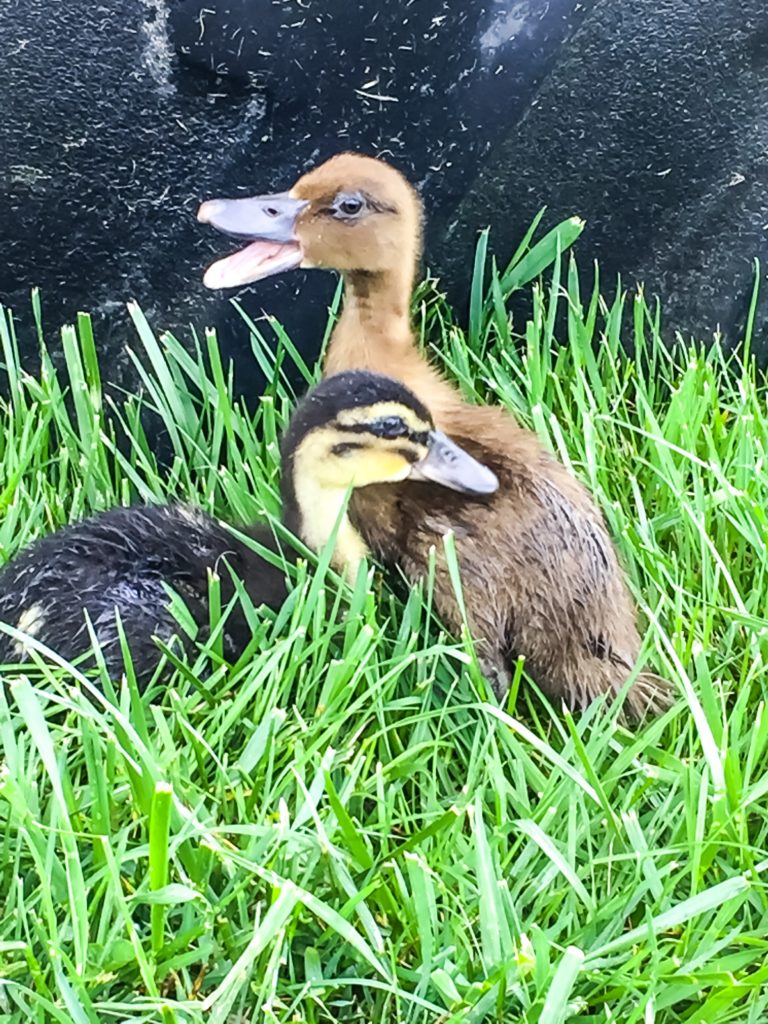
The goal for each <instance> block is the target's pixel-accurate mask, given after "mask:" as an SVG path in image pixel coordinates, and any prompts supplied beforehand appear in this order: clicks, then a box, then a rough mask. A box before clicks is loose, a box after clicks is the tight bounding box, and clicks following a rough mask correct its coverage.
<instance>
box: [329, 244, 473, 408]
mask: <svg viewBox="0 0 768 1024" xmlns="http://www.w3.org/2000/svg"><path fill="white" fill-rule="evenodd" d="M406 264H407V261H406ZM414 275H415V271H414V269H413V268H410V269H409V268H408V267H407V265H406V267H405V268H404V269H403V271H402V272H401V273H397V272H394V271H384V272H380V273H375V274H371V273H366V272H364V271H356V272H351V273H348V274H346V275H345V277H344V285H345V287H344V307H343V310H342V313H341V316H340V317H339V322H338V323H337V325H336V327H335V329H334V331H333V334H332V335H331V341H330V344H329V346H328V354H327V355H326V359H325V375H326V376H330V375H331V374H332V373H341V372H342V371H343V370H371V371H372V372H374V373H382V374H385V375H386V376H388V377H394V378H396V379H398V380H401V381H402V382H403V383H404V384H406V385H407V386H408V387H409V388H410V389H411V390H412V391H413V392H414V394H416V395H417V397H418V398H420V399H421V401H422V402H424V404H425V405H426V406H427V407H428V408H429V409H430V411H431V412H432V415H433V417H434V419H435V423H436V424H437V425H438V426H445V425H447V424H449V423H450V415H451V413H452V412H453V411H454V410H455V408H456V406H457V403H460V401H461V400H460V397H459V395H458V393H457V391H456V390H455V388H454V387H453V386H452V385H451V384H449V383H448V382H447V381H446V380H444V379H443V377H442V376H441V375H440V373H438V371H437V370H435V369H434V367H432V366H430V364H429V362H428V361H427V359H426V357H425V356H424V355H423V353H422V352H420V351H419V348H418V346H417V344H416V339H415V338H414V335H413V328H412V326H411V315H410V314H411V296H412V292H413V281H414Z"/></svg>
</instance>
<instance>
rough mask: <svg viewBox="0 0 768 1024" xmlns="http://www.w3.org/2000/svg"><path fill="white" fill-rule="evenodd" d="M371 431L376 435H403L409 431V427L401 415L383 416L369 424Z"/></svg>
mask: <svg viewBox="0 0 768 1024" xmlns="http://www.w3.org/2000/svg"><path fill="white" fill-rule="evenodd" d="M371 433H373V434H375V435H376V436H377V437H404V436H405V435H406V434H408V433H409V429H408V424H407V423H406V422H405V420H404V419H402V417H400V416H384V417H382V418H381V419H380V420H376V422H375V423H372V424H371Z"/></svg>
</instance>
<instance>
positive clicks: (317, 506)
mask: <svg viewBox="0 0 768 1024" xmlns="http://www.w3.org/2000/svg"><path fill="white" fill-rule="evenodd" d="M281 450H282V478H281V490H282V504H283V521H284V523H285V525H286V527H287V528H288V529H289V530H290V531H292V532H293V533H294V534H296V535H297V536H298V537H300V538H301V540H302V541H303V542H304V543H305V544H306V545H307V546H308V547H310V548H312V549H314V550H316V551H318V550H320V549H321V548H323V547H324V546H325V544H326V543H327V542H328V541H329V540H330V538H331V537H332V536H333V531H334V529H336V527H337V525H338V531H337V533H336V540H335V547H334V553H333V557H332V563H333V565H334V566H335V567H336V568H337V569H338V570H339V571H340V572H343V573H346V574H347V575H351V576H354V575H355V574H356V572H357V568H358V565H359V563H360V561H361V559H362V558H363V557H365V556H366V554H367V553H368V547H367V544H366V542H365V539H364V532H361V531H360V530H359V528H357V527H355V526H354V525H353V524H352V522H351V520H350V518H349V516H348V515H347V514H346V512H344V505H345V501H346V498H347V494H348V492H349V490H350V489H351V488H352V489H355V488H357V489H364V488H365V487H366V486H368V485H371V484H384V483H388V482H389V483H394V482H399V481H406V480H407V481H409V482H410V481H427V482H422V483H419V484H415V483H411V486H419V488H420V489H421V490H422V491H423V493H424V494H425V496H426V495H428V494H429V493H432V492H434V491H439V490H440V489H441V486H440V485H442V486H446V487H448V488H455V489H456V490H458V491H461V492H464V493H465V494H470V495H475V494H477V495H482V494H487V493H489V492H491V491H492V490H494V489H495V488H496V486H497V481H496V479H495V477H494V476H493V474H492V473H491V472H489V471H488V470H487V469H485V467H483V466H482V465H480V464H478V463H477V462H476V461H475V460H474V459H473V458H471V457H470V456H469V455H467V454H466V453H465V452H464V451H462V450H461V449H460V448H459V447H458V446H457V445H455V444H453V443H452V442H451V441H450V440H449V439H448V438H447V437H446V436H445V435H443V434H441V433H440V432H439V431H436V430H435V429H434V425H433V422H432V419H431V416H430V414H429V412H428V411H427V409H426V408H425V406H424V405H423V404H422V403H421V402H420V401H419V400H418V399H417V398H416V397H415V396H414V395H413V394H412V393H411V392H410V391H409V390H408V389H407V388H406V387H404V386H403V385H402V384H401V383H399V382H397V381H394V380H391V379H388V378H386V377H383V376H380V375H378V374H372V373H368V372H364V371H351V372H346V373H341V374H337V375H335V376H332V377H329V378H327V379H326V380H324V381H323V382H322V383H321V384H319V385H318V386H317V387H316V388H314V390H313V391H311V392H310V393H309V394H308V395H307V396H306V397H305V398H304V400H303V401H302V402H301V403H300V404H299V406H298V408H297V409H296V412H295V413H294V415H293V417H292V419H291V422H290V425H289V427H288V429H287V431H286V434H285V437H284V439H283V443H282V446H281ZM243 532H244V533H245V534H247V535H250V536H251V537H252V538H253V539H255V540H257V541H258V542H259V543H260V544H261V545H263V546H265V547H266V548H269V549H271V550H273V551H276V550H277V549H278V544H277V542H276V540H275V537H274V535H273V533H272V532H271V530H270V529H269V528H268V527H265V526H257V527H254V528H248V529H247V530H245V531H243ZM225 569H226V570H229V571H225ZM211 571H215V572H218V573H219V575H220V580H221V583H220V586H221V602H222V607H225V606H226V604H227V603H228V602H229V601H230V600H231V599H232V598H233V596H234V595H235V593H236V591H235V585H234V583H233V579H232V574H234V576H236V577H237V578H239V579H240V580H242V582H243V584H244V586H245V589H246V591H247V592H248V595H249V597H250V599H251V600H252V601H253V603H254V604H255V605H259V604H265V605H268V606H270V607H271V608H278V607H279V606H280V604H281V603H282V602H283V600H284V598H285V596H286V592H287V591H286V580H285V576H284V573H283V571H282V570H281V569H278V568H277V567H275V566H274V565H273V564H272V563H271V562H269V561H267V560H266V559H265V558H263V557H262V556H260V555H259V554H258V553H257V552H256V551H254V550H253V549H252V548H251V547H249V546H248V544H247V543H245V542H244V541H242V540H240V539H238V538H237V537H236V536H235V535H234V534H233V532H232V531H231V530H230V529H229V528H228V527H227V526H226V524H224V523H222V522H220V521H219V520H217V519H215V518H213V517H212V516H210V515H208V514H207V513H205V512H203V511H202V510H200V509H198V508H194V507H190V506H186V505H179V504H174V505H166V506H147V507H129V508H114V509H111V510H109V511H107V512H103V513H101V514H99V515H96V516H93V517H91V518H89V519H86V520H84V521H83V522H80V523H77V524H75V525H72V526H68V527H65V528H64V529H62V530H59V531H57V532H56V533H53V534H51V535H50V536H48V537H44V538H42V539H41V540H39V541H37V542H36V543H34V544H32V545H31V546H30V547H29V548H27V549H26V550H24V551H22V552H21V553H20V554H19V555H18V556H17V557H16V558H15V559H13V560H12V561H11V562H10V563H9V564H7V565H6V566H5V567H4V568H3V569H2V570H0V621H2V622H4V623H7V624H9V625H11V626H13V627H15V628H16V629H18V630H20V631H21V632H22V633H25V634H26V635H27V636H30V637H33V638H34V639H35V640H36V641H38V642H39V643H42V644H44V645H45V646H46V647H48V648H50V649H51V650H53V651H55V652H56V653H57V654H58V655H60V656H61V657H63V658H64V659H66V660H67V661H70V662H71V661H74V660H76V659H78V658H79V657H80V656H82V655H83V654H84V653H86V652H87V651H89V650H90V646H91V644H90V637H89V632H88V628H87V623H86V618H85V615H84V613H86V612H87V615H88V618H89V619H90V621H91V624H92V627H93V630H94V632H95V636H96V639H97V642H98V645H99V647H100V649H101V652H102V654H103V656H104V659H105V661H106V665H107V668H108V670H109V673H110V675H111V677H112V678H119V676H120V675H121V674H122V672H123V671H124V662H123V655H122V647H121V642H120V635H119V631H118V626H117V621H116V616H115V612H116V611H117V612H118V613H119V617H120V621H121V624H122V629H123V631H124V633H125V636H126V639H127V642H128V647H129V649H130V652H131V661H132V664H133V668H134V671H135V672H136V676H137V679H138V681H139V683H140V685H145V684H146V683H147V682H148V680H149V679H150V678H151V676H152V674H153V672H154V671H155V669H156V667H157V664H158V661H159V657H160V652H159V649H158V646H157V644H156V643H155V640H154V639H153V638H154V637H157V638H159V639H161V640H162V641H163V642H165V643H166V644H167V643H169V642H170V640H171V638H172V637H173V636H174V635H178V633H179V625H178V622H177V621H176V619H175V618H174V616H173V615H172V613H171V611H170V608H169V603H170V601H169V595H168V593H167V591H166V586H168V587H171V588H172V589H173V590H174V591H175V592H177V593H178V594H179V596H180V597H181V598H182V599H183V600H184V602H185V604H186V606H187V609H188V610H189V612H190V614H191V615H192V618H193V619H194V621H195V624H196V625H197V627H198V629H199V630H201V631H202V633H203V635H205V631H206V628H207V626H208V624H209V606H208V579H209V572H211ZM250 639H251V633H250V630H249V628H248V623H247V622H246V619H245V616H244V614H243V613H242V611H241V610H240V608H239V606H238V604H236V605H235V606H234V608H233V610H232V614H230V616H229V618H228V619H227V623H226V626H225V635H224V650H225V653H226V654H227V655H228V657H230V658H231V659H235V658H236V657H237V656H238V655H239V653H240V652H242V651H243V650H244V648H245V647H246V646H247V644H248V642H249V640H250ZM26 653H27V652H26V648H25V641H24V640H23V639H20V638H18V637H14V636H12V635H10V634H8V633H6V632H3V631H0V664H10V663H15V662H18V661H19V660H20V659H23V658H24V656H25V654H26Z"/></svg>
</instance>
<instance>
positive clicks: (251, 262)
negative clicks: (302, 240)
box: [203, 241, 302, 288]
mask: <svg viewBox="0 0 768 1024" xmlns="http://www.w3.org/2000/svg"><path fill="white" fill-rule="evenodd" d="M301 258H302V253H301V246H300V245H299V244H298V243H297V242H285V243H283V244H280V243H278V242H264V241H257V242H251V244H250V245H246V247H245V248H244V249H240V250H239V251H238V252H234V253H232V255H231V256H225V257H224V259H223V260H216V262H215V263H212V264H211V265H210V267H208V269H207V270H206V272H205V276H204V277H203V284H204V285H205V286H206V288H239V287H241V286H242V285H244V284H252V283H253V282H254V281H261V279H262V278H264V277H270V276H271V275H272V274H279V273H280V272H281V271H283V270H292V269H293V268H294V267H298V265H299V264H300V263H301Z"/></svg>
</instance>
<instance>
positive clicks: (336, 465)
mask: <svg viewBox="0 0 768 1024" xmlns="http://www.w3.org/2000/svg"><path fill="white" fill-rule="evenodd" d="M282 453H283V515H284V518H285V521H286V524H287V525H289V526H290V527H291V528H292V529H294V530H295V531H296V532H297V533H299V534H300V535H301V536H302V539H303V540H304V541H305V543H307V544H308V545H309V546H310V547H313V548H315V549H318V548H320V547H322V546H323V545H324V544H325V543H326V542H327V541H328V539H329V538H330V536H331V535H332V533H333V529H334V527H335V525H336V523H337V519H338V517H339V515H340V513H341V509H342V507H343V502H344V500H345V498H346V494H347V493H348V491H349V490H350V489H354V488H356V487H366V486H368V485H369V484H384V483H395V482H398V481H402V480H408V479H411V480H422V481H431V482H433V483H435V484H440V485H442V486H444V487H450V488H451V489H452V490H455V491H461V492H462V493H465V494H473V495H483V494H492V493H493V492H494V491H495V490H496V489H497V488H498V481H497V479H496V477H495V476H494V474H493V473H492V472H491V471H490V470H489V469H487V468H486V467H485V466H483V465H481V464H480V463H479V462H477V461H476V460H475V459H473V458H472V456H471V455H469V454H468V453H467V452H465V451H464V449H462V448H460V447H459V446H458V445H457V444H455V443H454V442H453V441H451V440H450V438H448V437H446V436H445V434H442V433H441V432H440V431H438V430H435V427H434V424H433V422H432V417H431V416H430V414H429V411H428V410H427V409H426V408H425V406H424V405H423V404H422V403H421V402H420V401H419V400H418V398H416V396H415V395H414V394H413V393H412V392H411V391H409V390H408V388H406V387H405V386H404V385H403V384H401V383H400V382H399V381H395V380H392V379H390V378H389V377H383V376H381V375H380V374H376V373H369V372H367V371H364V370H350V371H348V372H346V373H339V374H335V375H334V376H332V377H328V378H327V379H326V380H324V381H322V382H321V383H320V384H318V385H317V387H316V388H314V389H313V390H312V391H311V392H310V393H309V394H308V395H307V396H306V398H305V399H304V400H303V401H302V402H301V403H300V405H299V406H298V408H297V409H296V412H295V414H294V416H293V418H292V420H291V423H290V425H289V427H288V430H287V432H286V434H285V437H284V439H283V444H282ZM364 554H365V545H364V543H363V541H362V538H360V537H358V536H357V535H356V534H355V533H354V531H352V527H351V526H350V525H349V523H348V522H347V521H346V519H344V520H343V521H342V524H341V527H340V529H339V533H338V534H337V558H336V559H335V561H336V562H337V564H338V563H354V562H355V561H357V560H359V558H360V557H362V555H364Z"/></svg>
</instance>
